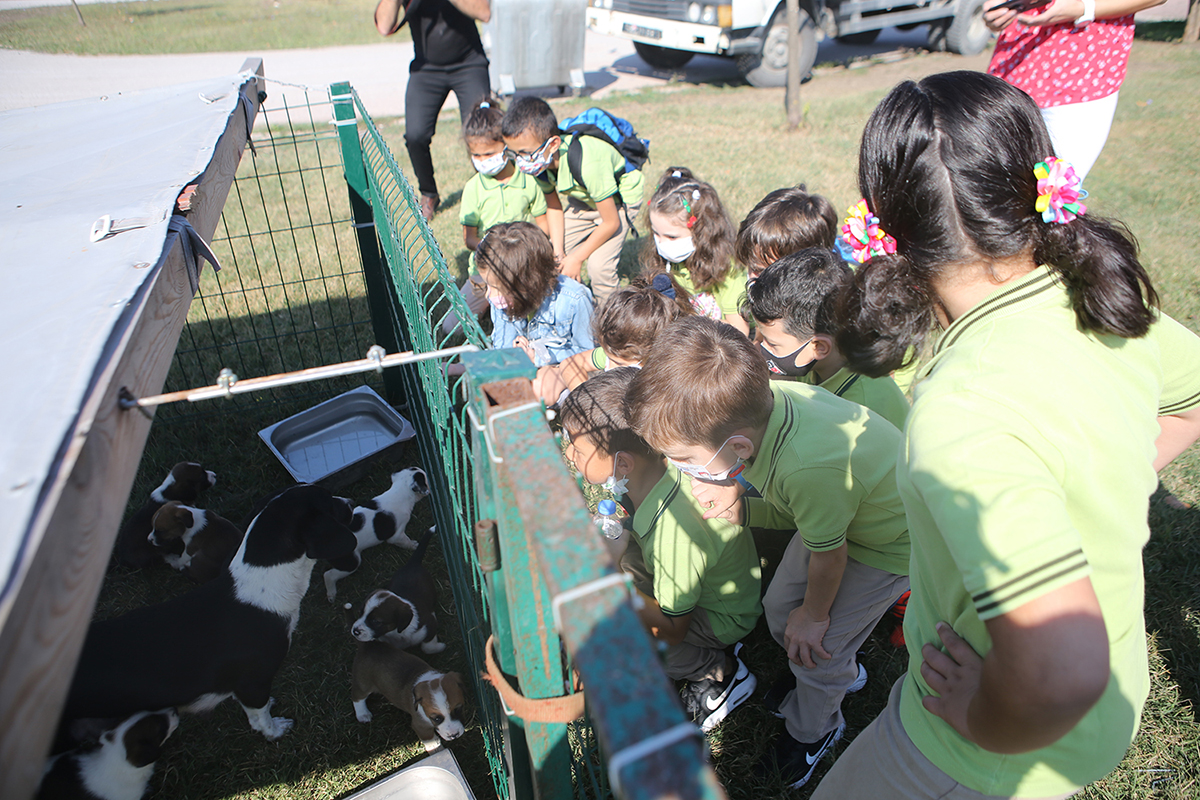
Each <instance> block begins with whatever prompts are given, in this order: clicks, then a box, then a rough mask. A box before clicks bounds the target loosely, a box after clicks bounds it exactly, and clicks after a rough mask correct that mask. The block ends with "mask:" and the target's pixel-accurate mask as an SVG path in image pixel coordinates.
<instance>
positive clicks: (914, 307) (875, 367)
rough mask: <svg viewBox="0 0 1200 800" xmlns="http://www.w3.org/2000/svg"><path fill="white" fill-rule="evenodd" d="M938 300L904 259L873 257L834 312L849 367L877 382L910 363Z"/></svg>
mask: <svg viewBox="0 0 1200 800" xmlns="http://www.w3.org/2000/svg"><path fill="white" fill-rule="evenodd" d="M934 296H935V295H934V292H933V289H932V287H930V286H928V285H927V284H926V282H925V279H924V278H922V277H921V276H920V275H919V274H918V271H917V270H916V269H914V267H913V265H912V264H911V263H910V262H909V260H908V259H907V258H905V257H904V256H903V255H900V254H893V255H876V256H872V257H871V260H870V261H868V262H867V263H866V264H863V265H862V266H860V267H859V268H858V270H857V271H855V273H854V279H853V280H852V281H850V282H849V283H848V284H846V285H845V286H844V287H842V290H841V292H840V293H839V295H838V298H837V301H836V305H835V312H834V317H835V319H836V320H837V321H838V327H837V332H836V335H835V339H836V341H837V346H838V350H840V351H841V353H842V355H843V356H845V357H846V362H847V365H848V366H849V367H850V369H851V370H853V371H854V372H860V373H862V374H863V375H866V376H868V377H871V378H879V377H882V376H884V375H887V374H888V373H890V372H892V371H894V370H897V369H899V368H900V367H902V366H905V365H906V364H907V363H908V361H911V359H912V356H911V355H909V354H910V353H913V352H920V351H921V347H922V344H923V343H924V340H925V336H926V335H927V334H928V333H929V331H930V330H932V329H933V324H934V313H933V308H934V307H933V298H934ZM910 347H911V348H913V349H912V350H910V349H909V348H910Z"/></svg>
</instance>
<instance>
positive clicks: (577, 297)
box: [473, 222, 592, 367]
mask: <svg viewBox="0 0 1200 800" xmlns="http://www.w3.org/2000/svg"><path fill="white" fill-rule="evenodd" d="M475 267H476V269H478V270H479V277H480V278H481V280H482V283H481V284H475V285H473V287H474V289H473V290H474V291H477V292H482V293H483V294H484V296H485V297H486V298H487V301H488V302H489V303H490V304H491V306H492V347H493V348H496V349H501V348H506V347H520V348H521V349H522V350H524V351H525V352H526V354H527V355H528V356H529V358H530V359H531V360H532V361H533V363H534V366H538V367H543V366H546V365H547V364H557V363H558V362H559V361H562V360H563V359H564V358H567V357H568V356H572V355H574V354H576V353H580V352H583V351H584V350H588V349H590V348H591V347H592V293H591V292H589V291H588V290H587V287H586V286H584V285H583V284H581V283H579V282H578V281H574V280H572V279H570V278H568V277H566V276H565V275H559V274H558V269H557V267H556V266H555V264H554V251H553V250H552V249H551V247H550V240H549V239H548V238H547V237H546V234H544V233H542V231H541V230H539V229H538V228H537V226H535V225H532V224H530V223H528V222H504V223H501V224H499V225H496V226H495V227H493V228H492V229H491V230H490V231H488V232H487V235H486V236H484V237H483V240H482V241H480V242H479V247H478V248H477V249H476V251H475Z"/></svg>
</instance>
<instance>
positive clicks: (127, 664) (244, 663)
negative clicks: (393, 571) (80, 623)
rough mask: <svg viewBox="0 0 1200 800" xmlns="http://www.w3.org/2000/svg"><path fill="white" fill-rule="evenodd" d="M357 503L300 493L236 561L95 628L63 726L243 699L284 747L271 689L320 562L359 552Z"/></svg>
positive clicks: (264, 516)
mask: <svg viewBox="0 0 1200 800" xmlns="http://www.w3.org/2000/svg"><path fill="white" fill-rule="evenodd" d="M350 517H351V504H350V501H349V500H346V499H344V498H341V497H334V496H333V495H332V494H331V493H330V492H329V490H327V489H324V488H322V487H319V486H313V485H310V484H301V485H299V486H293V487H292V488H290V489H287V490H285V491H284V492H282V493H280V494H279V495H278V496H276V497H275V498H273V499H272V500H271V502H270V503H268V504H267V505H266V507H265V508H263V510H262V512H261V513H259V514H258V516H257V517H255V518H254V521H253V522H252V523H251V524H250V528H249V530H247V531H246V537H245V539H244V540H243V541H242V546H241V548H239V550H238V552H237V555H235V556H234V558H233V561H232V562H231V563H230V565H229V567H228V568H227V569H226V570H225V571H224V572H222V574H221V575H219V576H218V577H217V578H215V579H214V580H211V581H209V582H208V583H205V584H202V585H200V586H198V587H196V588H195V589H193V590H192V591H190V592H188V593H187V594H185V595H182V596H180V597H177V598H175V599H173V600H169V601H167V602H165V603H160V604H158V605H154V606H148V607H146V608H140V609H137V610H135V611H131V612H129V613H128V614H125V615H123V616H120V617H117V618H115V619H110V620H104V621H102V622H93V623H92V625H91V627H90V628H89V629H88V634H87V638H86V639H85V640H84V643H83V654H82V655H81V656H80V658H79V664H78V666H77V667H76V670H75V679H74V681H73V682H72V684H71V689H70V691H69V692H68V694H67V701H66V706H65V709H64V711H63V720H64V722H69V721H70V720H74V719H77V718H81V717H119V716H124V715H126V714H132V713H133V712H135V711H143V710H145V709H150V708H166V707H168V706H174V707H176V708H178V709H179V710H180V711H188V712H197V711H207V710H210V709H212V708H213V707H215V706H216V705H217V704H218V703H220V702H221V701H223V700H225V699H226V698H228V697H230V696H231V695H232V696H233V697H236V698H237V700H238V702H239V703H241V704H242V708H243V709H244V710H245V712H246V717H247V718H248V719H249V721H250V727H252V728H253V729H254V730H256V731H258V732H260V733H262V734H263V735H264V736H266V737H267V738H268V739H278V738H279V737H280V736H283V735H284V734H285V733H287V731H288V730H289V729H290V728H291V727H292V721H291V720H290V719H284V718H282V717H272V716H271V713H270V709H271V702H272V699H271V682H272V680H273V679H274V677H275V673H276V672H277V671H278V670H279V667H280V665H281V664H282V663H283V659H284V657H285V656H286V655H287V651H288V647H289V646H290V644H291V639H292V632H293V631H294V630H295V629H296V623H297V622H298V621H299V619H300V601H301V599H302V598H303V597H304V593H305V592H306V591H308V584H309V580H310V578H311V577H312V568H313V564H314V563H315V561H314V560H315V559H318V558H324V559H331V560H333V559H344V558H346V557H347V556H348V555H349V554H350V553H352V552H353V551H354V534H352V533H351V532H350V528H349V524H350Z"/></svg>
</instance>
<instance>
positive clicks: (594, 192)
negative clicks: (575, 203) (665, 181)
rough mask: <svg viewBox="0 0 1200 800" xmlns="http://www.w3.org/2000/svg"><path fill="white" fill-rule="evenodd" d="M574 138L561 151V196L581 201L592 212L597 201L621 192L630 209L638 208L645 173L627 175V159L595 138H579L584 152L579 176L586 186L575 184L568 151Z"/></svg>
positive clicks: (635, 172)
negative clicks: (568, 160) (568, 161)
mask: <svg viewBox="0 0 1200 800" xmlns="http://www.w3.org/2000/svg"><path fill="white" fill-rule="evenodd" d="M573 138H575V137H573V136H564V137H563V140H562V145H561V146H560V147H559V149H558V165H557V167H556V169H557V170H558V176H557V178H556V180H557V181H558V186H557V189H558V193H559V194H562V195H566V196H567V197H572V198H574V199H576V200H579V201H581V202H583V203H584V204H585V205H587V206H589V207H591V208H595V207H596V203H597V202H598V201H600V200H605V199H607V198H609V197H612V196H613V195H614V194H616V193H617V192H618V191H620V193H621V199H622V200H623V201H624V203H625V205H627V206H636V205H637V204H638V203H640V202H642V193H643V185H644V183H645V179H644V178H643V176H642V171H641V170H640V169H635V170H633V171H632V172H626V171H625V156H623V155H621V154H620V153H619V152H617V148H615V147H613V146H612V145H611V144H609V143H608V142H605V141H603V140H601V139H598V138H596V137H595V136H580V137H579V144H580V146H581V147H582V148H583V151H582V153H581V156H582V158H581V160H580V166H579V176H580V177H581V178H583V183H584V185H580V184H578V183H576V182H575V178H574V177H573V176H572V175H571V170H570V168H569V167H568V166H567V148H568V147H570V145H571V140H572V139H573ZM618 175H619V176H620V181H619V182H618V180H617V176H618ZM585 186H586V188H585Z"/></svg>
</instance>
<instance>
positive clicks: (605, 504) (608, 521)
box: [592, 500, 625, 539]
mask: <svg viewBox="0 0 1200 800" xmlns="http://www.w3.org/2000/svg"><path fill="white" fill-rule="evenodd" d="M592 522H594V523H595V524H596V527H597V528H599V529H600V532H601V533H602V534H604V538H606V539H620V538H621V534H622V533H624V532H625V528H624V527H623V526H622V525H621V519H620V517H618V516H617V504H616V502H615V501H613V500H601V501H600V505H599V506H598V507H597V508H596V516H594V517H592Z"/></svg>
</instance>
